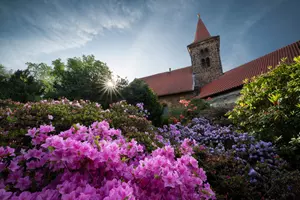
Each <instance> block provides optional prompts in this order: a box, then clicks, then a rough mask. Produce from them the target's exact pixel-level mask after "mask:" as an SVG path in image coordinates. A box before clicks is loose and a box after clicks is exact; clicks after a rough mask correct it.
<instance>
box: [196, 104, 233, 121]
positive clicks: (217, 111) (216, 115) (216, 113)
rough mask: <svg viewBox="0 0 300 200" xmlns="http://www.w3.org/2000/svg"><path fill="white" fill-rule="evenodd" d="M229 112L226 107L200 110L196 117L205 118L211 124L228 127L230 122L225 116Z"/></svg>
mask: <svg viewBox="0 0 300 200" xmlns="http://www.w3.org/2000/svg"><path fill="white" fill-rule="evenodd" d="M229 110H230V109H229V108H227V107H209V108H206V109H204V110H201V111H200V112H199V114H198V117H203V118H206V119H208V120H209V121H210V122H211V123H213V124H219V125H229V124H231V121H230V120H229V119H228V117H227V116H225V114H226V113H227V112H228V111H229Z"/></svg>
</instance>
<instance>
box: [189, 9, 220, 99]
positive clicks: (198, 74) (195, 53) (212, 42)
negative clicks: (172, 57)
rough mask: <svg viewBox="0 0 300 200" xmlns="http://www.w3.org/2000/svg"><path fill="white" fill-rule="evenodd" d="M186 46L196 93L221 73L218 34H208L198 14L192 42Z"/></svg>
mask: <svg viewBox="0 0 300 200" xmlns="http://www.w3.org/2000/svg"><path fill="white" fill-rule="evenodd" d="M187 48H188V51H189V53H190V56H191V60H192V68H193V76H194V84H195V85H194V86H195V87H194V88H195V91H196V93H197V94H198V93H199V92H200V89H201V87H202V86H203V85H205V84H207V83H209V82H211V81H212V80H214V79H217V78H218V77H219V76H221V75H222V74H223V70H222V64H221V58H220V36H210V34H209V32H208V30H207V28H206V27H205V25H204V23H203V21H202V20H201V18H200V15H199V14H198V24H197V30H196V34H195V39H194V42H193V43H192V44H190V45H188V46H187Z"/></svg>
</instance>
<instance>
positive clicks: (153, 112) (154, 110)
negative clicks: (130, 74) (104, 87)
mask: <svg viewBox="0 0 300 200" xmlns="http://www.w3.org/2000/svg"><path fill="white" fill-rule="evenodd" d="M121 94H122V97H123V99H125V100H126V101H127V102H128V103H130V104H136V103H141V102H142V103H144V107H145V109H147V110H148V111H149V112H150V116H149V120H151V121H152V122H153V124H154V125H160V124H161V115H162V106H161V104H160V103H159V101H158V97H157V96H156V94H154V92H153V91H152V90H151V89H150V88H149V86H148V85H147V84H146V83H145V82H144V81H143V80H140V79H134V80H133V81H132V82H131V83H130V84H129V85H128V86H127V87H125V88H124V89H123V90H122V92H121Z"/></svg>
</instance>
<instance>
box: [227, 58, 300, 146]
mask: <svg viewBox="0 0 300 200" xmlns="http://www.w3.org/2000/svg"><path fill="white" fill-rule="evenodd" d="M294 61H295V62H294V63H292V64H287V63H286V62H285V61H283V62H281V63H280V64H279V65H278V66H276V67H275V68H274V69H271V68H270V71H269V72H268V73H266V74H263V75H261V76H259V77H256V78H253V79H252V80H251V81H250V82H249V83H247V84H245V85H244V87H243V89H242V90H241V96H240V98H239V99H238V101H237V103H236V106H235V108H234V109H233V111H232V112H229V114H228V115H229V118H231V119H232V120H233V122H234V123H236V124H237V125H239V126H240V127H241V128H244V129H245V130H246V131H249V132H250V133H255V134H256V135H257V137H259V138H261V139H266V140H272V141H275V140H276V139H277V138H278V137H282V140H283V141H285V142H288V141H290V139H291V138H292V137H293V136H296V135H297V134H298V133H299V131H300V124H299V119H300V57H298V58H295V59H294ZM246 82H247V80H246ZM287 130H289V131H287Z"/></svg>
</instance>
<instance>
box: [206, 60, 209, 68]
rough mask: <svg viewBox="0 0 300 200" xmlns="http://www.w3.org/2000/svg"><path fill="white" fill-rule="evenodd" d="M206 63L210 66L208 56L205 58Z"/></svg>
mask: <svg viewBox="0 0 300 200" xmlns="http://www.w3.org/2000/svg"><path fill="white" fill-rule="evenodd" d="M206 64H207V66H208V67H210V59H209V58H206Z"/></svg>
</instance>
